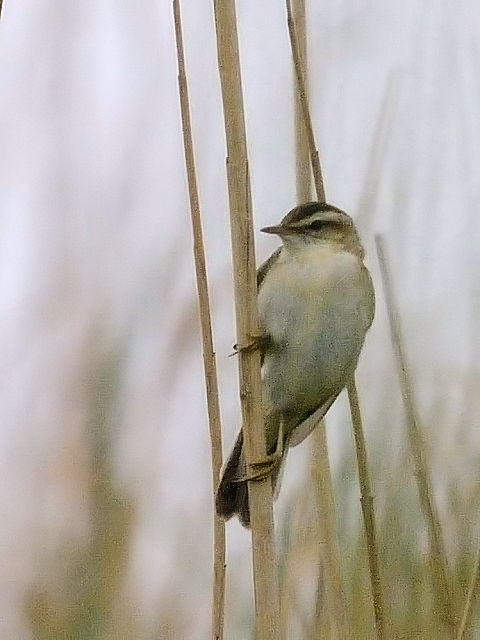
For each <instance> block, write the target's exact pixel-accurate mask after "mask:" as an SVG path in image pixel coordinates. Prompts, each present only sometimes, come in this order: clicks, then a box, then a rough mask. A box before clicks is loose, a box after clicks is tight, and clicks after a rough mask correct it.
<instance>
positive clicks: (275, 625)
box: [214, 0, 280, 640]
mask: <svg viewBox="0 0 480 640" xmlns="http://www.w3.org/2000/svg"><path fill="white" fill-rule="evenodd" d="M214 10H215V27H216V36H217V54H218V67H219V73H220V83H221V89H222V99H223V113H224V120H225V133H226V141H227V181H228V194H229V203H230V223H231V236H232V254H233V268H234V289H235V311H236V324H237V343H238V344H239V345H241V346H242V345H249V344H251V343H252V341H254V340H255V338H256V337H257V336H258V335H259V333H258V331H259V330H258V317H257V316H258V314H257V286H256V268H255V247H254V238H253V223H252V213H251V194H250V180H249V174H248V156H247V143H246V132H245V119H244V111H243V96H242V85H241V71H240V61H239V52H238V35H237V24H236V13H235V3H234V1H233V0H215V2H214ZM239 369H240V399H241V404H242V420H243V423H242V424H243V426H242V428H243V434H244V446H245V454H246V461H247V469H249V471H252V469H251V463H252V462H255V461H258V460H262V459H265V456H266V449H265V436H264V429H263V411H262V398H261V379H260V354H259V352H258V350H256V349H244V350H240V353H239ZM252 475H253V474H252ZM248 494H249V503H250V516H251V526H252V552H253V579H254V590H255V612H256V633H257V637H258V638H260V639H262V640H276V639H278V638H279V636H280V634H279V595H278V575H277V567H276V562H275V546H274V525H273V496H272V483H271V478H270V477H267V478H264V479H259V480H254V481H250V482H249V483H248Z"/></svg>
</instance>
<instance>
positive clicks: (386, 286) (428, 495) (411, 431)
mask: <svg viewBox="0 0 480 640" xmlns="http://www.w3.org/2000/svg"><path fill="white" fill-rule="evenodd" d="M375 243H376V247H377V255H378V262H379V265H380V271H381V274H382V281H383V290H384V294H385V303H386V306H387V313H388V320H389V323H390V333H391V340H392V345H393V350H394V353H395V360H396V363H397V370H398V377H399V379H400V386H401V391H402V397H403V402H404V406H405V412H406V414H407V428H408V437H409V441H410V449H411V451H412V457H413V462H414V467H415V478H416V480H417V488H418V494H419V497H420V505H421V508H422V512H423V516H424V518H425V522H426V525H427V530H428V538H429V542H430V549H431V553H432V560H433V568H434V571H433V577H434V581H435V583H436V585H437V589H438V592H439V593H440V596H441V600H442V602H441V605H442V606H441V614H442V618H443V620H444V622H445V624H446V626H447V627H448V628H449V630H450V631H451V633H452V635H453V636H455V632H456V626H457V622H456V616H455V610H454V605H453V599H452V594H451V592H450V585H449V576H448V564H447V555H446V552H445V544H444V541H443V535H442V529H441V526H440V519H439V517H438V510H437V506H436V504H435V499H434V497H433V493H432V489H431V485H430V477H429V471H428V462H427V457H426V452H425V445H424V438H423V434H422V429H421V426H420V419H419V415H418V410H417V406H416V402H415V394H414V391H413V385H412V382H411V376H410V372H409V368H408V364H407V359H406V356H405V350H404V347H403V345H404V341H403V337H402V330H401V325H400V315H399V310H398V305H397V302H396V299H395V295H394V290H393V285H392V281H391V278H390V269H389V267H388V260H387V255H386V250H385V242H384V240H383V238H382V237H381V236H379V235H377V236H375Z"/></svg>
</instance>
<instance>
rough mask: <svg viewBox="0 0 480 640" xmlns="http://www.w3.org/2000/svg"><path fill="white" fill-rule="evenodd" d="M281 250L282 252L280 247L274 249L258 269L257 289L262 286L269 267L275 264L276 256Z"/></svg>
mask: <svg viewBox="0 0 480 640" xmlns="http://www.w3.org/2000/svg"><path fill="white" fill-rule="evenodd" d="M281 250H282V247H278V249H275V251H274V252H273V253H272V255H271V256H270V257H269V258H267V259H266V260H265V262H264V263H263V264H261V265H260V266H259V267H258V269H257V289H260V287H261V286H262V282H263V281H264V280H265V276H266V275H267V273H268V271H269V269H270V267H271V266H273V265H274V264H275V262H276V261H277V260H278V256H279V255H280V251H281Z"/></svg>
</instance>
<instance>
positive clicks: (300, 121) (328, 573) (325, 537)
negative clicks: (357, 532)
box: [293, 0, 350, 640]
mask: <svg viewBox="0 0 480 640" xmlns="http://www.w3.org/2000/svg"><path fill="white" fill-rule="evenodd" d="M293 13H294V19H295V25H296V29H295V34H296V36H297V38H298V42H297V46H298V49H299V56H298V58H299V59H298V63H299V64H300V68H301V71H302V76H303V78H305V91H306V90H307V86H306V85H307V37H306V15H305V0H294V2H293ZM302 111H303V112H302ZM304 112H305V111H304V109H303V110H302V104H301V100H300V96H299V93H298V92H295V132H296V169H297V171H296V178H297V180H296V182H297V200H298V201H299V202H300V203H302V202H308V201H309V200H311V192H312V181H311V165H310V157H309V156H310V147H309V143H308V136H307V130H306V127H305V118H304ZM310 437H311V439H312V445H313V447H312V458H311V467H312V481H313V483H314V485H315V498H316V507H317V508H316V510H315V511H316V514H317V523H316V530H317V536H316V542H317V544H318V547H319V560H320V562H321V564H322V566H323V571H322V570H320V565H319V576H318V585H317V600H318V598H321V599H322V600H323V597H325V598H326V602H327V611H328V619H329V622H330V629H331V631H330V634H331V637H332V640H333V639H335V638H348V637H349V636H350V634H349V631H348V624H347V613H346V607H345V595H344V592H343V585H342V570H341V560H340V549H339V546H338V537H337V526H336V514H335V498H334V493H333V486H332V478H331V473H330V462H329V459H328V446H327V434H326V429H325V421H324V420H321V421H320V423H319V424H318V426H317V428H316V429H315V430H314V432H313V433H312V435H311V436H310ZM317 604H318V603H317ZM314 617H315V620H314V624H313V629H320V628H321V620H320V618H321V617H323V607H321V606H316V611H315V616H314Z"/></svg>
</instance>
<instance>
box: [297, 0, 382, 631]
mask: <svg viewBox="0 0 480 640" xmlns="http://www.w3.org/2000/svg"><path fill="white" fill-rule="evenodd" d="M286 6H287V22H288V30H289V35H290V43H291V47H292V55H293V61H294V67H295V72H296V78H297V88H298V94H299V100H300V104H301V106H302V111H303V116H304V119H305V128H306V132H307V139H308V144H309V148H310V159H311V163H312V171H313V179H314V184H315V190H316V193H317V199H318V200H319V201H320V202H325V201H326V198H325V187H324V184H323V177H322V169H321V165H320V158H319V154H318V150H317V148H316V144H315V134H314V131H313V124H312V118H311V114H310V106H309V102H308V97H307V91H306V85H305V78H304V75H303V73H302V64H301V59H300V51H299V46H298V39H297V35H296V29H295V24H294V21H293V17H292V8H291V3H290V0H286ZM347 391H348V399H349V402H350V412H351V415H352V426H353V432H354V436H355V443H356V450H357V460H358V473H359V478H360V489H361V505H362V512H363V518H364V524H365V534H366V538H367V549H368V560H369V569H370V579H371V586H372V597H373V608H374V613H375V624H376V629H377V637H378V638H384V637H385V619H384V614H383V594H382V589H381V581H380V572H379V567H378V549H377V539H376V526H375V513H374V509H373V496H372V493H371V490H370V477H369V471H368V464H367V454H366V447H365V438H364V435H363V426H362V419H361V413H360V406H359V404H358V394H357V389H356V384H355V379H354V377H353V376H352V378H351V380H349V381H348V383H347Z"/></svg>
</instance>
